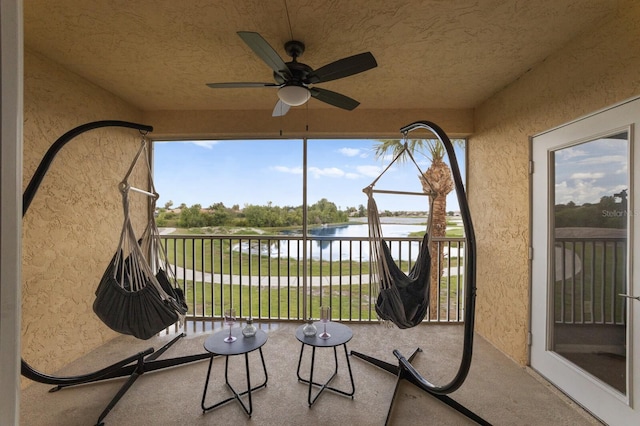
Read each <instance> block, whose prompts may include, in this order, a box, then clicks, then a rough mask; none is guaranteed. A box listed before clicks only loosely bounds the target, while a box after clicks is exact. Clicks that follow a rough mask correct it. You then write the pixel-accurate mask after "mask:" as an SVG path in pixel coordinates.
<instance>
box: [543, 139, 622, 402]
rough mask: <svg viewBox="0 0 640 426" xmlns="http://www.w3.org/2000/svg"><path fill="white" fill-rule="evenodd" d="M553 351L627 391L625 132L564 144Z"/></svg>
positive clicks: (558, 162)
mask: <svg viewBox="0 0 640 426" xmlns="http://www.w3.org/2000/svg"><path fill="white" fill-rule="evenodd" d="M552 157H553V158H552V162H551V164H552V165H553V167H554V169H553V176H554V179H551V182H552V183H553V184H554V191H553V192H552V193H553V194H554V200H553V205H554V207H553V208H554V214H553V219H554V227H553V238H554V240H553V242H554V252H552V253H553V254H552V255H551V256H550V257H551V258H552V259H553V262H552V264H553V265H554V266H553V270H552V272H553V273H554V275H555V276H554V283H553V296H552V297H553V308H554V309H553V313H552V315H553V316H554V318H553V319H554V321H552V322H551V323H552V324H553V326H552V330H550V331H551V336H552V338H551V339H550V343H551V348H550V349H551V350H552V351H554V352H556V353H558V354H559V355H561V356H563V357H564V358H566V359H567V360H569V361H570V362H572V363H573V364H575V365H576V366H577V367H578V368H580V369H582V370H584V371H586V372H587V373H589V374H591V375H593V376H595V377H597V378H598V379H600V380H602V381H604V382H605V383H607V384H608V385H610V386H611V387H613V388H614V389H616V390H618V391H619V392H621V393H623V394H626V392H627V362H626V361H627V353H626V335H627V331H626V324H627V316H626V315H627V313H626V300H625V299H624V298H623V297H621V296H619V295H620V294H625V293H626V290H627V264H628V259H627V253H628V250H627V223H628V219H629V218H628V215H629V214H628V208H627V205H628V202H629V200H628V198H627V197H628V194H631V191H629V189H630V188H629V172H628V170H629V141H628V132H626V131H625V132H621V133H616V134H613V135H610V136H608V137H603V138H598V139H593V140H590V141H587V142H583V143H580V144H577V145H572V146H570V147H566V148H562V149H559V150H557V151H555V152H553V156H552Z"/></svg>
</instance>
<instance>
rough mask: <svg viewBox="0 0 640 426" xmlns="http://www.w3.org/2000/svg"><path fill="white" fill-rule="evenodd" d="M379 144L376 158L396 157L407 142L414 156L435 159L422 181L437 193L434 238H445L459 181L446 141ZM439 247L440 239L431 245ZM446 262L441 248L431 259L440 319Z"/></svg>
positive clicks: (433, 301) (433, 302) (433, 310)
mask: <svg viewBox="0 0 640 426" xmlns="http://www.w3.org/2000/svg"><path fill="white" fill-rule="evenodd" d="M378 142H379V143H378V144H377V145H375V146H374V149H375V155H376V158H380V157H383V156H385V155H387V154H391V155H392V156H393V157H394V158H395V157H396V156H397V155H398V154H399V153H400V152H401V151H402V150H403V149H404V144H405V142H407V150H408V151H410V152H411V154H412V155H414V156H415V154H417V153H419V154H422V155H425V156H426V157H428V158H430V159H431V165H430V166H429V168H428V169H427V170H426V171H425V172H423V175H422V176H420V182H421V183H422V189H423V191H424V192H425V193H431V194H434V193H435V195H429V201H430V202H431V205H432V206H433V207H432V208H433V214H432V218H431V227H430V229H429V232H431V235H432V237H444V236H445V234H446V230H447V195H448V194H449V193H450V192H451V191H452V190H453V189H454V187H455V184H454V182H453V177H452V176H451V169H450V168H449V165H447V163H445V162H444V156H445V153H446V151H445V149H444V146H443V145H442V143H441V142H440V141H439V140H437V139H410V140H408V141H405V140H400V139H385V140H379V141H378ZM453 143H454V144H460V143H461V141H460V140H457V141H453ZM408 159H409V157H408V155H407V154H406V152H405V153H403V154H402V156H401V157H400V158H398V161H399V162H405V161H407V160H408ZM436 249H437V242H433V243H432V246H431V253H432V254H433V253H435V252H436ZM443 265H444V251H443V250H442V249H441V250H440V252H439V256H432V258H431V284H432V285H431V290H430V299H429V300H430V307H429V312H430V318H431V319H437V317H438V312H437V309H438V299H439V295H438V290H439V287H440V286H439V285H438V283H439V282H440V277H442V266H443Z"/></svg>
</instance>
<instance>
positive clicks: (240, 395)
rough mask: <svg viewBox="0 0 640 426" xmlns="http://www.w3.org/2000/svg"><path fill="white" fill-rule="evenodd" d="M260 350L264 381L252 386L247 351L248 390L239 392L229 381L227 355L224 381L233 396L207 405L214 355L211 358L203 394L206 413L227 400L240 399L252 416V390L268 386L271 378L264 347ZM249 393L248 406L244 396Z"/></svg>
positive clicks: (245, 356)
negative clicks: (206, 399) (265, 359)
mask: <svg viewBox="0 0 640 426" xmlns="http://www.w3.org/2000/svg"><path fill="white" fill-rule="evenodd" d="M258 350H259V352H260V360H261V361H262V369H263V371H264V382H262V383H261V384H259V385H258V386H255V387H251V377H250V374H249V354H248V353H245V354H244V361H245V369H246V372H247V390H245V391H243V392H240V393H238V392H237V391H236V390H235V389H234V388H233V386H231V383H229V374H228V372H229V356H225V362H224V381H225V383H226V385H227V387H228V388H229V390H230V391H231V393H233V396H232V397H230V398H227V399H224V400H222V401H220V402H217V403H215V404H213V405H210V406H208V407H207V406H205V405H204V403H205V398H206V396H207V388H208V387H209V377H210V376H211V366H212V365H213V358H214V357H213V356H212V357H211V359H210V360H209V369H208V370H207V381H206V382H205V384H204V393H203V394H202V403H201V406H202V412H203V413H206V412H207V411H210V410H213V409H214V408H217V407H219V406H221V405H224V404H226V403H227V402H230V401H233V400H234V399H235V400H236V401H238V403H239V404H240V406H241V407H242V409H243V410H244V412H245V413H247V415H248V416H249V417H251V413H252V412H253V401H252V400H251V392H253V391H256V390H258V389H262V388H264V387H266V386H267V380H268V379H269V378H268V376H267V366H266V364H265V362H264V356H263V355H262V348H259V349H258ZM244 395H247V396H248V399H249V406H248V407H247V405H245V403H244V402H243V401H242V398H241V397H242V396H244Z"/></svg>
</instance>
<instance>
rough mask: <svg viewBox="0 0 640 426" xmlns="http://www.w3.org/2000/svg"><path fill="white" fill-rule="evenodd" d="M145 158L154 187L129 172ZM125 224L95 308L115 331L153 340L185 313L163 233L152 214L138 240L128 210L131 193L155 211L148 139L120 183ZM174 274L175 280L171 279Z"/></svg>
mask: <svg viewBox="0 0 640 426" xmlns="http://www.w3.org/2000/svg"><path fill="white" fill-rule="evenodd" d="M140 157H143V158H144V160H145V163H146V166H147V167H146V169H147V172H148V177H149V184H150V187H151V191H145V190H141V189H138V188H135V187H132V186H131V185H130V184H129V181H128V180H129V177H130V176H131V173H132V172H133V170H134V168H135V166H136V164H137V162H138V161H139V160H140ZM120 192H121V194H122V207H123V210H124V224H123V226H122V232H121V234H120V242H119V244H118V248H117V250H116V253H115V255H114V256H113V258H112V259H111V262H110V263H109V266H108V267H107V269H106V271H105V273H104V275H103V277H102V280H101V281H100V284H99V285H98V289H97V290H96V299H95V301H94V303H93V311H94V312H95V313H96V315H97V316H98V318H100V319H101V320H102V322H104V323H105V324H106V325H107V326H109V327H110V328H111V329H112V330H114V331H117V332H118V333H122V334H129V335H133V336H135V337H137V338H139V339H149V338H151V337H152V336H155V335H156V334H157V333H158V332H160V331H162V330H163V329H165V328H167V327H168V326H170V325H171V324H174V323H176V322H178V321H179V320H180V317H181V316H182V315H184V314H186V313H187V305H186V304H185V301H184V294H183V292H182V290H181V289H180V288H178V287H176V286H175V284H172V281H173V282H174V283H175V277H174V275H173V273H172V272H171V271H172V270H171V267H170V265H169V264H168V262H167V258H166V253H165V251H164V247H163V246H162V244H161V242H160V234H159V231H158V228H157V226H156V224H155V219H154V218H153V213H151V214H150V215H149V216H150V219H149V220H148V222H147V226H146V228H145V230H144V232H143V234H142V237H141V238H140V239H138V238H137V237H136V234H135V231H134V229H133V224H132V223H131V217H130V214H129V205H130V200H129V197H130V194H131V192H136V193H140V194H142V195H144V196H146V197H149V198H151V203H150V204H151V210H150V212H155V205H156V200H157V199H158V194H157V193H156V192H155V187H154V186H153V179H152V175H151V167H150V166H149V162H148V152H147V141H146V139H143V141H142V144H141V146H140V149H139V150H138V153H137V154H136V156H135V158H134V160H133V162H132V164H131V167H130V168H129V171H128V172H127V174H126V176H125V177H124V179H123V181H122V182H121V183H120ZM170 277H171V278H173V279H171V278H170Z"/></svg>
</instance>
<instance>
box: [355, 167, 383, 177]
mask: <svg viewBox="0 0 640 426" xmlns="http://www.w3.org/2000/svg"><path fill="white" fill-rule="evenodd" d="M356 170H357V171H358V173H360V174H361V175H363V176H368V177H378V175H379V174H380V173H381V172H382V168H380V167H378V166H358V167H356Z"/></svg>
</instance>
